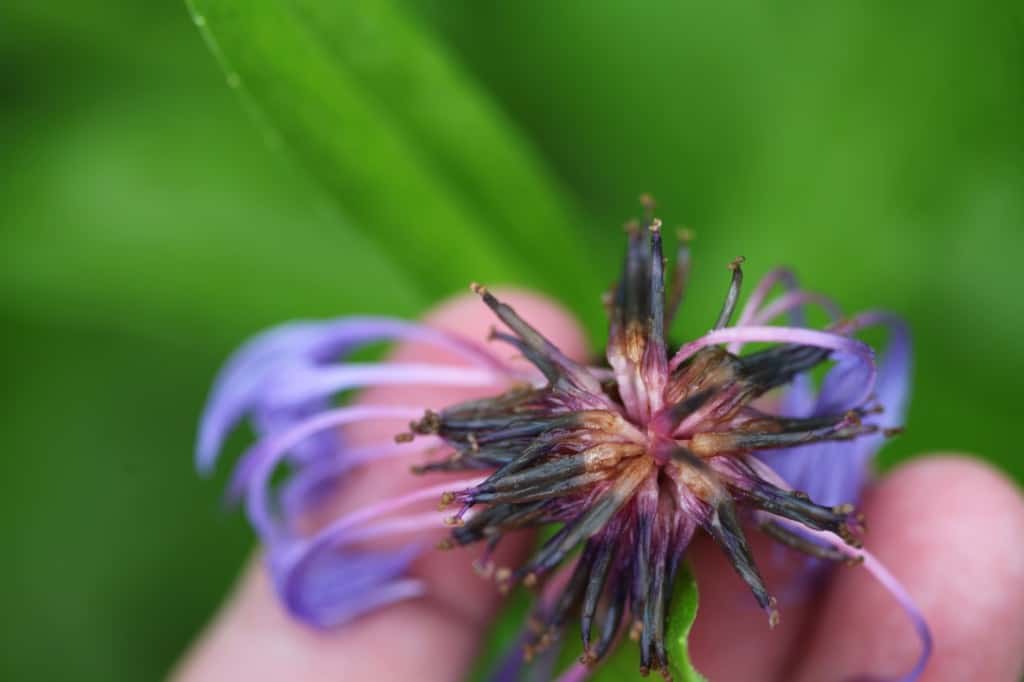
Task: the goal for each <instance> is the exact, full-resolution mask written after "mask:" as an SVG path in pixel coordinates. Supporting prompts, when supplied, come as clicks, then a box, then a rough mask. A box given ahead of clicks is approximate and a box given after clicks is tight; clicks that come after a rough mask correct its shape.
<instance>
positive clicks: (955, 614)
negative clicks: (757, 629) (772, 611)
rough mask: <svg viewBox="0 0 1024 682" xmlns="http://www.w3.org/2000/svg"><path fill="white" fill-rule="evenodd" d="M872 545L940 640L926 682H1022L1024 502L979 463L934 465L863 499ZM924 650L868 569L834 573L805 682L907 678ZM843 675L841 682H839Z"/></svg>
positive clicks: (897, 475)
mask: <svg viewBox="0 0 1024 682" xmlns="http://www.w3.org/2000/svg"><path fill="white" fill-rule="evenodd" d="M864 512H865V514H866V515H867V518H868V523H869V524H870V531H869V532H868V533H867V535H866V537H865V545H866V547H867V548H868V549H869V550H871V551H872V552H874V553H875V555H876V556H877V557H878V558H879V559H880V560H881V561H882V562H883V563H884V564H886V565H887V566H888V568H889V570H890V571H891V572H892V573H893V574H894V575H895V576H896V577H897V578H898V579H899V580H900V581H901V582H902V583H903V584H904V586H905V587H906V589H907V590H908V592H909V593H910V595H911V596H912V597H913V599H914V601H915V602H916V603H917V605H918V607H919V608H920V609H921V611H922V612H923V613H924V615H925V618H926V620H927V622H928V625H929V627H930V628H931V630H932V634H933V638H934V641H935V649H934V653H933V655H932V657H931V660H930V661H929V664H928V666H927V668H926V670H925V674H924V678H923V679H925V680H931V681H933V682H935V681H946V680H949V681H953V680H966V679H978V680H980V679H984V680H994V681H998V680H1006V681H1008V682H1009V681H1012V680H1017V679H1019V676H1020V674H1021V672H1022V671H1024V551H1022V550H1021V547H1020V544H1019V543H1020V539H1021V537H1024V498H1022V497H1021V494H1020V491H1019V489H1018V488H1017V487H1016V486H1015V485H1014V484H1013V483H1012V482H1011V481H1010V480H1009V479H1008V478H1007V477H1006V476H1005V475H1003V474H1001V473H1000V472H998V471H997V470H995V469H993V468H992V467H991V466H990V465H988V464H986V463H984V462H982V461H981V460H978V459H973V458H969V457H965V456H963V455H933V456H929V457H922V458H918V459H916V460H912V461H911V462H908V463H906V464H904V465H902V466H900V467H898V468H896V469H895V470H894V471H893V472H892V473H891V474H889V475H888V476H886V477H885V478H884V479H882V480H881V481H880V482H879V483H878V484H877V485H876V486H875V487H874V488H873V489H872V490H870V491H869V492H868V494H867V495H866V497H865V500H864ZM919 648H920V644H919V642H918V641H917V639H916V637H915V636H914V634H913V631H912V629H911V628H910V626H909V624H908V622H907V620H906V618H905V617H904V614H903V613H902V612H901V610H900V609H899V607H898V606H897V605H896V603H895V602H894V601H893V600H892V599H891V597H890V596H889V595H888V594H887V593H885V592H884V591H883V590H882V589H881V588H880V587H879V586H878V585H877V584H874V583H873V582H872V581H871V579H870V577H869V576H868V575H867V574H866V572H865V571H863V570H860V569H856V568H841V569H839V572H838V573H837V574H836V576H835V579H834V582H833V585H832V587H831V590H830V593H829V597H828V599H827V601H826V603H825V606H824V613H823V615H822V616H821V619H820V621H819V627H818V628H817V634H816V637H815V639H814V643H813V646H812V647H811V649H812V651H813V653H812V655H811V656H810V657H809V658H808V660H805V662H804V665H803V675H802V679H824V678H822V677H821V675H832V676H836V675H837V671H841V672H844V673H845V674H846V675H845V676H852V675H854V674H863V673H871V674H877V673H880V672H885V673H887V674H892V673H897V672H901V671H906V670H908V669H909V668H910V667H911V665H912V664H913V661H914V660H915V657H916V656H917V654H918V652H919ZM842 676H843V675H840V677H842Z"/></svg>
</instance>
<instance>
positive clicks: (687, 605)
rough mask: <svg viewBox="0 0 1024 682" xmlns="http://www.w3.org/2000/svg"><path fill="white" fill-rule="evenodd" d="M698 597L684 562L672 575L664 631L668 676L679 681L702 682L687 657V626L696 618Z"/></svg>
mask: <svg viewBox="0 0 1024 682" xmlns="http://www.w3.org/2000/svg"><path fill="white" fill-rule="evenodd" d="M699 601H700V594H699V593H698V591H697V581H696V580H695V579H694V577H693V574H692V573H690V568H689V566H684V567H683V570H682V571H680V574H679V576H678V577H677V578H676V584H675V590H674V591H673V592H672V602H671V604H670V605H669V609H670V610H669V616H668V634H667V635H666V636H667V638H668V646H669V657H670V658H669V666H670V667H671V669H672V679H674V680H678V681H679V682H705V679H704V676H703V675H701V674H700V673H699V672H697V669H696V668H694V667H693V663H692V662H691V661H690V646H689V644H690V630H691V629H692V628H693V621H694V620H696V618H697V604H698V602H699Z"/></svg>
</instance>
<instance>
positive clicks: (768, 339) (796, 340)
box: [669, 326, 877, 404]
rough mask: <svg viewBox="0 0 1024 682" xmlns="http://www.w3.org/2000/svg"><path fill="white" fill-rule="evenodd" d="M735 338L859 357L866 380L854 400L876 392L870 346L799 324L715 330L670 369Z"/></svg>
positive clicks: (688, 347)
mask: <svg viewBox="0 0 1024 682" xmlns="http://www.w3.org/2000/svg"><path fill="white" fill-rule="evenodd" d="M734 341H736V342H740V343H756V342H763V343H793V344H799V345H801V346H811V347H814V348H825V349H828V350H831V351H835V352H836V353H839V354H843V355H848V356H850V357H851V358H852V359H854V360H856V362H857V365H858V367H860V368H861V371H863V375H862V376H863V382H862V383H861V385H860V386H859V388H858V392H857V393H856V394H855V399H854V400H852V401H851V402H853V403H855V404H861V403H863V402H865V401H866V400H867V399H868V397H869V396H870V395H871V394H872V392H873V391H874V385H875V374H876V371H877V370H876V368H875V353H874V351H873V350H871V347H870V346H868V345H867V344H865V343H863V342H861V341H858V340H856V339H851V338H848V337H845V336H842V335H840V334H834V333H832V332H821V331H815V330H813V329H802V328H799V327H762V326H749V327H726V328H725V329H716V330H714V331H711V332H708V333H707V334H705V335H704V336H702V337H700V338H699V339H697V340H695V341H691V342H690V343H687V344H685V345H684V346H682V347H681V348H680V349H679V351H678V352H677V353H676V354H675V357H673V358H672V362H671V363H670V365H669V366H670V368H671V369H675V368H676V367H678V366H679V365H680V364H682V363H683V362H684V361H685V360H686V359H687V358H690V357H692V356H693V354H694V353H696V352H697V351H699V350H700V349H701V348H706V347H708V346H714V345H717V344H721V343H730V342H734Z"/></svg>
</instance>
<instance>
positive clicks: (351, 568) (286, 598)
mask: <svg viewBox="0 0 1024 682" xmlns="http://www.w3.org/2000/svg"><path fill="white" fill-rule="evenodd" d="M421 550H422V548H421V547H419V546H416V545H410V546H407V547H403V548H401V549H398V550H394V551H378V552H367V551H359V552H353V551H348V550H346V549H344V548H340V547H331V546H328V545H323V544H318V543H315V542H308V541H304V540H298V541H292V542H288V543H283V544H281V545H277V546H273V545H272V546H271V548H270V552H269V554H268V563H269V568H270V573H271V576H272V578H273V582H274V587H275V589H276V590H277V592H278V594H279V595H280V597H281V600H282V601H283V602H284V603H285V605H286V606H287V607H288V610H289V611H291V613H292V614H293V615H294V616H295V617H296V618H299V619H301V620H302V621H304V622H306V623H309V624H310V625H314V626H316V627H321V628H328V627H332V626H336V625H341V624H343V623H346V622H348V621H350V620H352V619H353V618H355V617H357V616H360V615H362V614H364V613H368V612H370V611H373V610H376V609H378V608H381V607H383V606H386V605H388V604H392V603H395V602H397V601H402V600H405V599H410V598H413V597H418V596H420V595H422V594H423V592H424V586H423V584H422V582H421V581H419V580H416V579H412V578H406V577H404V576H405V574H406V573H407V571H408V569H409V565H410V564H411V563H412V561H413V560H414V559H415V558H416V557H417V556H418V555H419V553H420V552H421Z"/></svg>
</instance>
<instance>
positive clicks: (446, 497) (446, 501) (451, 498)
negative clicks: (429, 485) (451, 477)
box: [437, 492, 455, 511]
mask: <svg viewBox="0 0 1024 682" xmlns="http://www.w3.org/2000/svg"><path fill="white" fill-rule="evenodd" d="M453 502H455V493H452V492H448V493H442V494H441V500H440V502H438V504H437V510H438V511H444V510H445V509H447V508H448V507H450V506H451V505H452V503H453Z"/></svg>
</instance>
